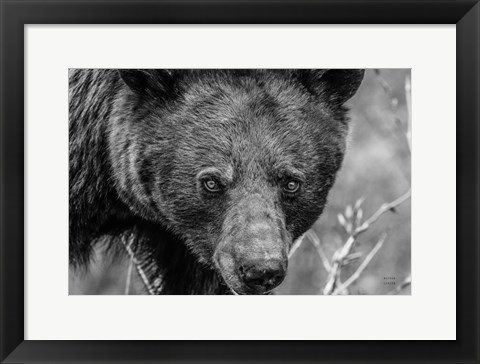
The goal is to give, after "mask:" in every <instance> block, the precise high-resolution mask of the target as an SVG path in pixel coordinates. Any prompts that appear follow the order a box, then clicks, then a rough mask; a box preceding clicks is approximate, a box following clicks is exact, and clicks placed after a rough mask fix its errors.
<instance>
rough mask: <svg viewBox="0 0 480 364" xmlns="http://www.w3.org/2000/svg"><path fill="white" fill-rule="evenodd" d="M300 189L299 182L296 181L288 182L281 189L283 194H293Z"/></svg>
mask: <svg viewBox="0 0 480 364" xmlns="http://www.w3.org/2000/svg"><path fill="white" fill-rule="evenodd" d="M299 188H300V182H298V181H288V182H287V183H286V184H285V186H284V187H283V189H284V191H285V192H288V193H295V192H297V191H298V189H299Z"/></svg>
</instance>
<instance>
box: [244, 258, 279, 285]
mask: <svg viewBox="0 0 480 364" xmlns="http://www.w3.org/2000/svg"><path fill="white" fill-rule="evenodd" d="M286 272H287V262H286V260H283V259H270V260H256V261H249V262H245V263H243V264H241V265H240V266H239V267H238V269H237V274H238V275H239V276H240V278H241V280H242V281H243V283H244V284H245V285H246V286H247V287H248V288H250V289H251V290H252V291H253V292H255V293H266V292H268V291H271V290H272V289H274V288H275V287H277V286H278V285H279V284H280V283H282V281H283V280H284V279H285V275H286Z"/></svg>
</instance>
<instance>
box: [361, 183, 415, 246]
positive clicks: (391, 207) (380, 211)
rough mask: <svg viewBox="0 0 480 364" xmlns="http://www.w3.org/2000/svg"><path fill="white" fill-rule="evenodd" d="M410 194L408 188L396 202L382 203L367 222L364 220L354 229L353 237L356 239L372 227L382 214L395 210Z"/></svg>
mask: <svg viewBox="0 0 480 364" xmlns="http://www.w3.org/2000/svg"><path fill="white" fill-rule="evenodd" d="M411 194H412V189H411V188H410V189H409V190H408V191H407V192H405V193H404V194H403V195H402V196H400V197H399V198H397V199H396V200H394V201H392V202H389V203H384V204H383V205H382V206H380V208H379V209H378V210H377V211H376V212H375V213H374V214H373V215H372V216H370V217H369V218H368V219H367V220H365V221H364V222H363V224H362V225H360V226H359V227H357V228H356V229H355V231H354V233H353V236H354V237H356V236H358V235H359V234H360V233H362V232H364V231H365V230H367V229H368V228H369V227H370V225H372V224H373V223H374V222H375V221H377V220H378V219H379V218H380V216H382V215H383V214H384V213H386V212H388V211H390V210H395V208H396V207H397V206H398V205H400V204H402V203H403V202H405V201H406V200H407V199H408V198H409V197H410V196H411Z"/></svg>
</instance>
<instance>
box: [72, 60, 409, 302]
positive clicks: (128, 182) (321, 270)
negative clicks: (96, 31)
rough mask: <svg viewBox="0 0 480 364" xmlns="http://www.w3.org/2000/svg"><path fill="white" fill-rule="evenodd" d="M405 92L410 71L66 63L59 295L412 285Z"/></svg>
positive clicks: (333, 290)
mask: <svg viewBox="0 0 480 364" xmlns="http://www.w3.org/2000/svg"><path fill="white" fill-rule="evenodd" d="M411 90H412V84H411V71H410V69H385V68H379V69H335V68H333V69H87V68H84V69H80V68H72V69H69V70H68V98H69V101H68V109H69V110H68V112H69V121H68V123H69V128H68V130H69V142H68V148H69V188H68V189H69V197H68V198H69V202H68V204H69V242H68V245H69V257H68V260H69V267H70V268H69V277H68V278H69V286H68V291H69V292H68V293H69V294H70V295H410V294H411V290H412V285H413V284H414V283H412V275H411V189H410V188H411V153H412V148H411V140H412V122H411V120H412V105H411ZM66 92H67V91H66ZM65 243H66V242H65ZM66 259H67V258H66Z"/></svg>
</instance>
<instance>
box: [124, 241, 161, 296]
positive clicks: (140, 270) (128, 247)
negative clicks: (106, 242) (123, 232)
mask: <svg viewBox="0 0 480 364" xmlns="http://www.w3.org/2000/svg"><path fill="white" fill-rule="evenodd" d="M126 240H127V239H126V238H123V239H122V243H123V246H124V247H125V250H126V251H127V254H128V256H129V257H130V259H131V260H132V261H133V263H134V264H135V268H136V269H137V272H138V274H139V275H140V278H141V279H142V281H143V284H144V285H145V287H146V288H147V291H148V293H149V294H151V295H155V294H156V292H155V288H154V287H153V286H152V284H151V283H150V281H149V280H148V278H147V275H146V274H145V272H144V270H143V268H142V264H141V262H139V261H138V260H137V259H136V258H135V252H134V251H133V250H132V247H131V242H132V241H131V240H130V241H129V242H128V243H127V242H126Z"/></svg>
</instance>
